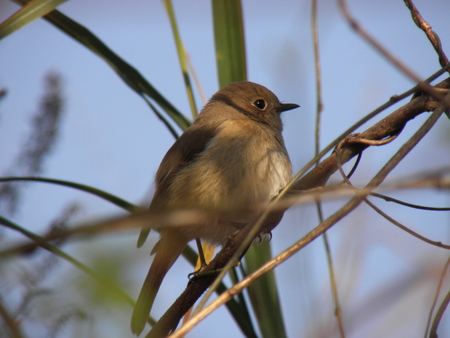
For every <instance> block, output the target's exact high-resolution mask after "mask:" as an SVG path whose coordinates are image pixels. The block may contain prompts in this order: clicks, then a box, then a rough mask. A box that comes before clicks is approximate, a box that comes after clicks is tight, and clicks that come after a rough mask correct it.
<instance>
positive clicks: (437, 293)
mask: <svg viewBox="0 0 450 338" xmlns="http://www.w3.org/2000/svg"><path fill="white" fill-rule="evenodd" d="M449 266H450V257H449V258H448V259H447V261H446V262H445V265H444V268H443V269H442V271H441V276H440V277H439V283H438V285H437V287H436V293H435V294H434V298H433V302H432V304H431V308H430V313H429V314H428V320H427V327H426V329H425V336H424V337H425V338H427V335H428V331H429V329H430V325H431V321H432V319H433V312H434V309H435V307H436V304H437V300H438V298H439V293H440V292H441V289H442V283H443V282H444V278H445V275H446V274H447V270H448V267H449Z"/></svg>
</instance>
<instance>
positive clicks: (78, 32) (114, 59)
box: [17, 0, 191, 130]
mask: <svg viewBox="0 0 450 338" xmlns="http://www.w3.org/2000/svg"><path fill="white" fill-rule="evenodd" d="M17 2H18V3H20V4H21V5H24V4H26V3H27V1H26V0H17ZM44 19H45V20H47V21H49V22H50V23H52V24H53V25H55V26H56V27H57V28H59V29H60V30H61V31H63V32H64V33H66V34H67V35H69V36H70V37H72V38H73V39H75V40H77V41H78V42H80V43H81V44H82V45H84V46H85V47H87V48H88V49H90V50H91V51H92V52H94V53H95V54H97V55H98V56H99V57H101V58H102V59H103V60H105V61H106V63H107V64H108V65H109V66H110V67H111V68H112V69H113V70H114V71H115V72H116V73H117V74H118V75H119V76H120V77H121V78H122V80H123V81H124V82H125V83H126V84H127V85H128V86H129V87H131V89H133V90H134V91H135V92H136V93H138V94H139V95H140V96H142V97H143V98H144V99H145V98H147V97H148V98H151V99H152V100H154V101H155V102H156V103H157V104H158V105H159V106H160V107H161V108H162V109H163V110H164V111H165V112H166V114H167V115H168V116H169V117H170V118H171V119H172V120H173V121H174V122H175V123H176V124H177V125H178V126H179V127H180V128H181V129H182V130H186V129H187V128H188V127H189V126H190V124H191V122H190V121H189V120H188V119H187V118H186V117H185V116H184V115H183V114H181V113H180V112H179V111H178V110H177V109H176V108H175V107H174V106H173V105H172V104H171V103H170V102H169V101H168V100H167V99H166V98H165V97H164V96H162V95H161V94H160V93H159V92H158V91H157V90H156V89H155V88H154V87H153V86H152V85H151V84H150V83H149V82H148V81H147V80H146V79H145V78H144V77H143V76H142V75H141V74H140V73H139V72H138V71H137V70H136V69H135V68H134V67H132V66H131V65H130V64H128V63H127V62H126V61H124V60H123V59H122V58H120V57H119V56H118V55H117V54H116V53H114V52H113V51H112V50H111V49H110V48H109V47H108V46H106V45H105V44H104V43H103V42H102V41H101V40H100V39H99V38H98V37H97V36H95V35H94V34H93V33H92V32H91V31H89V30H88V29H87V28H85V27H84V26H82V25H80V24H79V23H77V22H75V21H74V20H72V19H70V18H69V17H67V16H66V15H64V14H62V13H61V12H59V11H57V10H55V11H53V12H51V13H49V14H47V15H46V16H45V17H44ZM158 117H159V118H162V116H158ZM166 123H168V122H167V121H166Z"/></svg>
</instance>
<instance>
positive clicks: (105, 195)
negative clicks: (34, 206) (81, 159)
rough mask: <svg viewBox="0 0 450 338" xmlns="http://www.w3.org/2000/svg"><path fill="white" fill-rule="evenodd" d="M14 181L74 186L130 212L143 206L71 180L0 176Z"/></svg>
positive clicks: (0, 178) (5, 179)
mask: <svg viewBox="0 0 450 338" xmlns="http://www.w3.org/2000/svg"><path fill="white" fill-rule="evenodd" d="M14 181H28V182H42V183H50V184H57V185H61V186H64V187H69V188H74V189H77V190H81V191H84V192H87V193H90V194H92V195H95V196H98V197H100V198H102V199H104V200H106V201H109V202H111V203H112V204H114V205H117V206H118V207H119V208H122V209H124V210H126V211H128V212H130V213H133V212H135V211H138V210H142V209H143V208H141V207H139V206H137V205H134V204H132V203H129V202H127V201H125V200H124V199H122V198H120V197H117V196H114V195H112V194H110V193H107V192H105V191H102V190H99V189H96V188H93V187H91V186H88V185H84V184H80V183H76V182H71V181H64V180H56V179H52V178H44V177H26V176H25V177H14V176H12V177H0V182H14Z"/></svg>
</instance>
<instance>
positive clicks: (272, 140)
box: [131, 81, 299, 335]
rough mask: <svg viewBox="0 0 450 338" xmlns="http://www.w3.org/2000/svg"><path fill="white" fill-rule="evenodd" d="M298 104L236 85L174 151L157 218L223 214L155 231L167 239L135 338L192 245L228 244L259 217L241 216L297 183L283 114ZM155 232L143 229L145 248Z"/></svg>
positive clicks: (160, 186)
mask: <svg viewBox="0 0 450 338" xmlns="http://www.w3.org/2000/svg"><path fill="white" fill-rule="evenodd" d="M298 107H299V105H297V104H294V103H281V102H280V101H279V99H278V98H277V96H276V95H275V94H274V93H272V92H271V91H270V90H269V89H267V88H266V87H264V86H262V85H259V84H256V83H253V82H248V81H242V82H235V83H231V84H229V85H226V86H225V87H223V88H222V89H220V90H219V91H218V92H216V93H215V94H214V95H213V96H212V97H211V99H210V100H209V101H208V102H207V104H206V105H205V106H204V107H203V109H202V110H201V112H200V113H199V114H198V116H197V117H196V118H195V119H194V121H193V123H192V125H191V126H190V127H189V128H187V129H186V131H185V132H184V133H183V134H182V135H181V136H180V137H179V138H178V139H177V140H176V141H175V143H174V144H173V145H172V147H171V148H170V149H169V150H168V151H167V153H166V155H165V156H164V158H163V160H162V162H161V164H160V166H159V168H158V170H157V172H156V177H155V183H156V189H155V194H154V196H153V199H152V201H151V203H150V206H149V213H150V215H151V212H152V211H155V212H157V211H170V210H180V209H181V210H183V209H184V210H186V209H195V210H208V211H217V215H218V216H211V217H210V218H208V221H203V222H202V224H192V226H190V225H185V226H182V227H171V226H164V224H161V225H160V226H158V227H157V226H155V227H153V228H154V229H156V230H158V231H159V232H160V239H159V242H158V243H157V244H156V245H155V247H154V248H153V250H152V252H151V254H155V257H154V259H153V262H152V264H151V266H150V269H149V272H148V274H147V277H146V278H145V281H144V283H143V286H142V289H141V291H140V293H139V296H138V299H137V302H136V305H135V307H134V310H133V314H132V319H131V330H132V332H133V333H134V334H135V335H140V334H141V333H142V331H143V330H144V328H145V325H146V322H147V320H148V317H149V315H150V311H151V308H152V305H153V302H154V300H155V297H156V294H157V292H158V290H159V287H160V285H161V283H162V281H163V279H164V276H165V275H166V273H167V272H168V270H169V269H170V268H171V267H172V265H173V264H174V262H175V261H176V260H177V258H178V257H179V256H180V254H181V253H182V251H183V250H184V248H185V247H186V245H187V244H188V242H190V241H191V240H194V239H201V240H203V241H206V242H208V243H210V244H214V245H220V244H223V242H224V241H225V240H226V238H227V237H229V236H231V235H232V234H233V233H235V232H236V231H238V230H239V229H241V228H243V227H244V226H246V225H247V224H248V223H250V222H251V221H252V220H255V218H256V217H257V216H258V214H259V213H258V212H253V213H252V212H246V213H237V211H244V210H247V211H248V210H249V209H250V208H251V206H252V205H255V204H258V203H259V204H264V203H266V204H267V203H269V202H270V200H271V199H272V198H273V197H275V196H276V195H278V193H279V192H280V190H282V189H283V188H284V187H285V186H286V185H287V184H288V183H289V181H290V180H291V178H292V166H291V161H290V159H289V155H288V152H287V150H286V147H285V144H284V140H283V136H282V130H283V124H282V121H281V118H280V114H281V113H282V112H284V111H288V110H291V109H295V108H298ZM219 215H220V216H219ZM224 215H225V216H224ZM227 215H229V216H227ZM237 215H238V216H237ZM149 231H150V229H142V230H141V233H140V236H139V239H138V243H137V246H138V247H141V246H142V245H143V243H144V242H145V240H146V238H147V236H148V233H149Z"/></svg>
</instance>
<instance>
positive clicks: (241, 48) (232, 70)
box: [212, 0, 247, 88]
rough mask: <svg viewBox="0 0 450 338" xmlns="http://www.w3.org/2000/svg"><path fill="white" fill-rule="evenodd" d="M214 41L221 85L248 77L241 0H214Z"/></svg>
mask: <svg viewBox="0 0 450 338" xmlns="http://www.w3.org/2000/svg"><path fill="white" fill-rule="evenodd" d="M212 10H213V18H214V42H215V46H216V62H217V72H218V78H219V86H220V88H222V87H223V86H225V85H227V84H229V83H232V82H236V81H245V80H246V79H247V63H246V61H245V43H244V41H245V40H244V23H243V20H242V6H241V1H240V0H213V1H212Z"/></svg>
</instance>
